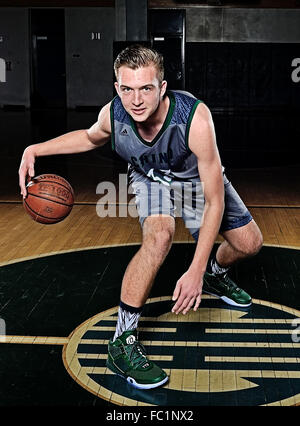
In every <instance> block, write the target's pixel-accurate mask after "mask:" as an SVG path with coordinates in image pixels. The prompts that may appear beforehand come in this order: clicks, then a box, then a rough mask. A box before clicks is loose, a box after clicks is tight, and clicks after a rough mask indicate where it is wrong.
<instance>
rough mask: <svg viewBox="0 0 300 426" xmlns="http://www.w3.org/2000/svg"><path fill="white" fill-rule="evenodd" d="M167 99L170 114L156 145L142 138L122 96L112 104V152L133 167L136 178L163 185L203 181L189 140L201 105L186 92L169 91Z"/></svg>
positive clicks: (155, 140)
mask: <svg viewBox="0 0 300 426" xmlns="http://www.w3.org/2000/svg"><path fill="white" fill-rule="evenodd" d="M167 96H168V97H169V99H170V105H169V111H168V114H167V117H166V119H165V122H164V124H163V126H162V128H161V130H160V131H159V133H158V134H157V136H156V137H155V138H154V140H153V141H152V142H147V141H145V140H144V139H143V138H142V137H141V136H140V135H139V133H138V131H137V128H136V125H135V122H134V120H133V119H132V117H131V116H130V115H129V114H128V113H127V112H126V111H125V109H124V107H123V105H122V102H121V99H120V98H119V96H116V97H115V98H114V99H113V101H112V103H111V126H112V148H113V149H114V150H115V151H116V152H117V153H118V154H119V155H120V156H121V157H122V158H123V159H124V160H125V161H127V162H128V163H129V172H130V174H131V177H132V178H135V176H138V175H140V174H142V175H146V176H148V177H150V178H151V179H153V180H154V181H161V182H162V183H169V182H171V181H173V180H191V179H195V178H199V172H198V164H197V158H196V156H195V154H193V153H192V151H191V150H190V149H189V146H188V137H189V130H190V125H191V122H192V119H193V116H194V113H195V110H196V107H197V105H198V104H199V103H200V102H201V101H200V100H198V99H196V98H195V97H194V96H193V95H191V94H190V93H187V92H182V91H168V92H167Z"/></svg>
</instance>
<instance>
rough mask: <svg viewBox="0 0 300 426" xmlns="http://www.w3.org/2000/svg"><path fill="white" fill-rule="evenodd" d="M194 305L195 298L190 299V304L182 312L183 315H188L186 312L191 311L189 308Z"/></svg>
mask: <svg viewBox="0 0 300 426" xmlns="http://www.w3.org/2000/svg"><path fill="white" fill-rule="evenodd" d="M194 303H195V298H194V297H192V298H191V300H190V302H189V303H188V305H187V307H186V308H185V309H184V310H183V312H182V313H183V315H185V314H187V313H188V311H189V310H190V309H191V307H192V306H193V305H194Z"/></svg>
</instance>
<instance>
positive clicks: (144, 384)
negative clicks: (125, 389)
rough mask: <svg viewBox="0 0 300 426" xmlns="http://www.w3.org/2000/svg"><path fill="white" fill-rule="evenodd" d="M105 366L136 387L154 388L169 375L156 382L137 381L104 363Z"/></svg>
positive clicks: (165, 380)
mask: <svg viewBox="0 0 300 426" xmlns="http://www.w3.org/2000/svg"><path fill="white" fill-rule="evenodd" d="M106 367H107V368H108V369H109V370H110V371H112V372H113V373H115V374H116V375H117V376H119V377H122V379H124V380H126V381H127V382H128V383H129V384H130V385H132V386H133V387H135V388H136V389H154V388H157V387H159V386H162V385H164V384H165V383H166V382H167V381H168V380H169V377H168V376H166V377H165V378H164V379H162V380H161V381H160V382H157V383H138V382H136V381H135V380H134V378H133V377H130V376H125V375H122V374H121V373H120V372H117V371H115V370H114V369H113V368H112V367H111V366H110V365H107V364H106Z"/></svg>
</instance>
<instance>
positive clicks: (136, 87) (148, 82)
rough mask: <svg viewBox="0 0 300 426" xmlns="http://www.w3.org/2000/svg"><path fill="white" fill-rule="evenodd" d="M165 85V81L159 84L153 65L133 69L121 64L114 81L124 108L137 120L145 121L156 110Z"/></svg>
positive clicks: (164, 90)
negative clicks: (116, 78)
mask: <svg viewBox="0 0 300 426" xmlns="http://www.w3.org/2000/svg"><path fill="white" fill-rule="evenodd" d="M166 86H167V83H166V81H163V82H162V83H161V85H160V84H159V80H158V77H157V70H156V68H155V67H154V66H153V65H149V66H147V67H142V68H138V69H135V70H133V69H131V68H128V67H126V66H122V67H120V68H119V72H118V81H117V83H115V87H116V90H117V93H118V95H119V96H120V98H121V101H122V104H123V106H124V108H125V110H126V111H127V112H128V114H130V115H131V116H132V118H133V119H134V120H135V121H137V122H143V121H146V120H147V119H148V118H149V117H151V116H152V115H153V114H154V113H155V112H156V111H157V110H158V107H159V105H160V101H161V100H162V97H163V95H164V94H165V92H166Z"/></svg>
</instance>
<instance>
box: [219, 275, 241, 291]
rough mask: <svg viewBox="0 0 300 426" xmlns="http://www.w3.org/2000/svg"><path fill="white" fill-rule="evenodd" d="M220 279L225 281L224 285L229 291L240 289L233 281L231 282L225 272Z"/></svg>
mask: <svg viewBox="0 0 300 426" xmlns="http://www.w3.org/2000/svg"><path fill="white" fill-rule="evenodd" d="M222 280H223V281H225V282H226V286H227V288H228V290H230V292H231V293H232V292H233V291H237V292H239V291H240V290H241V289H240V288H239V287H238V286H237V285H236V284H235V282H233V281H232V280H231V279H230V278H229V276H228V274H227V273H225V274H224V275H223V277H222Z"/></svg>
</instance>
